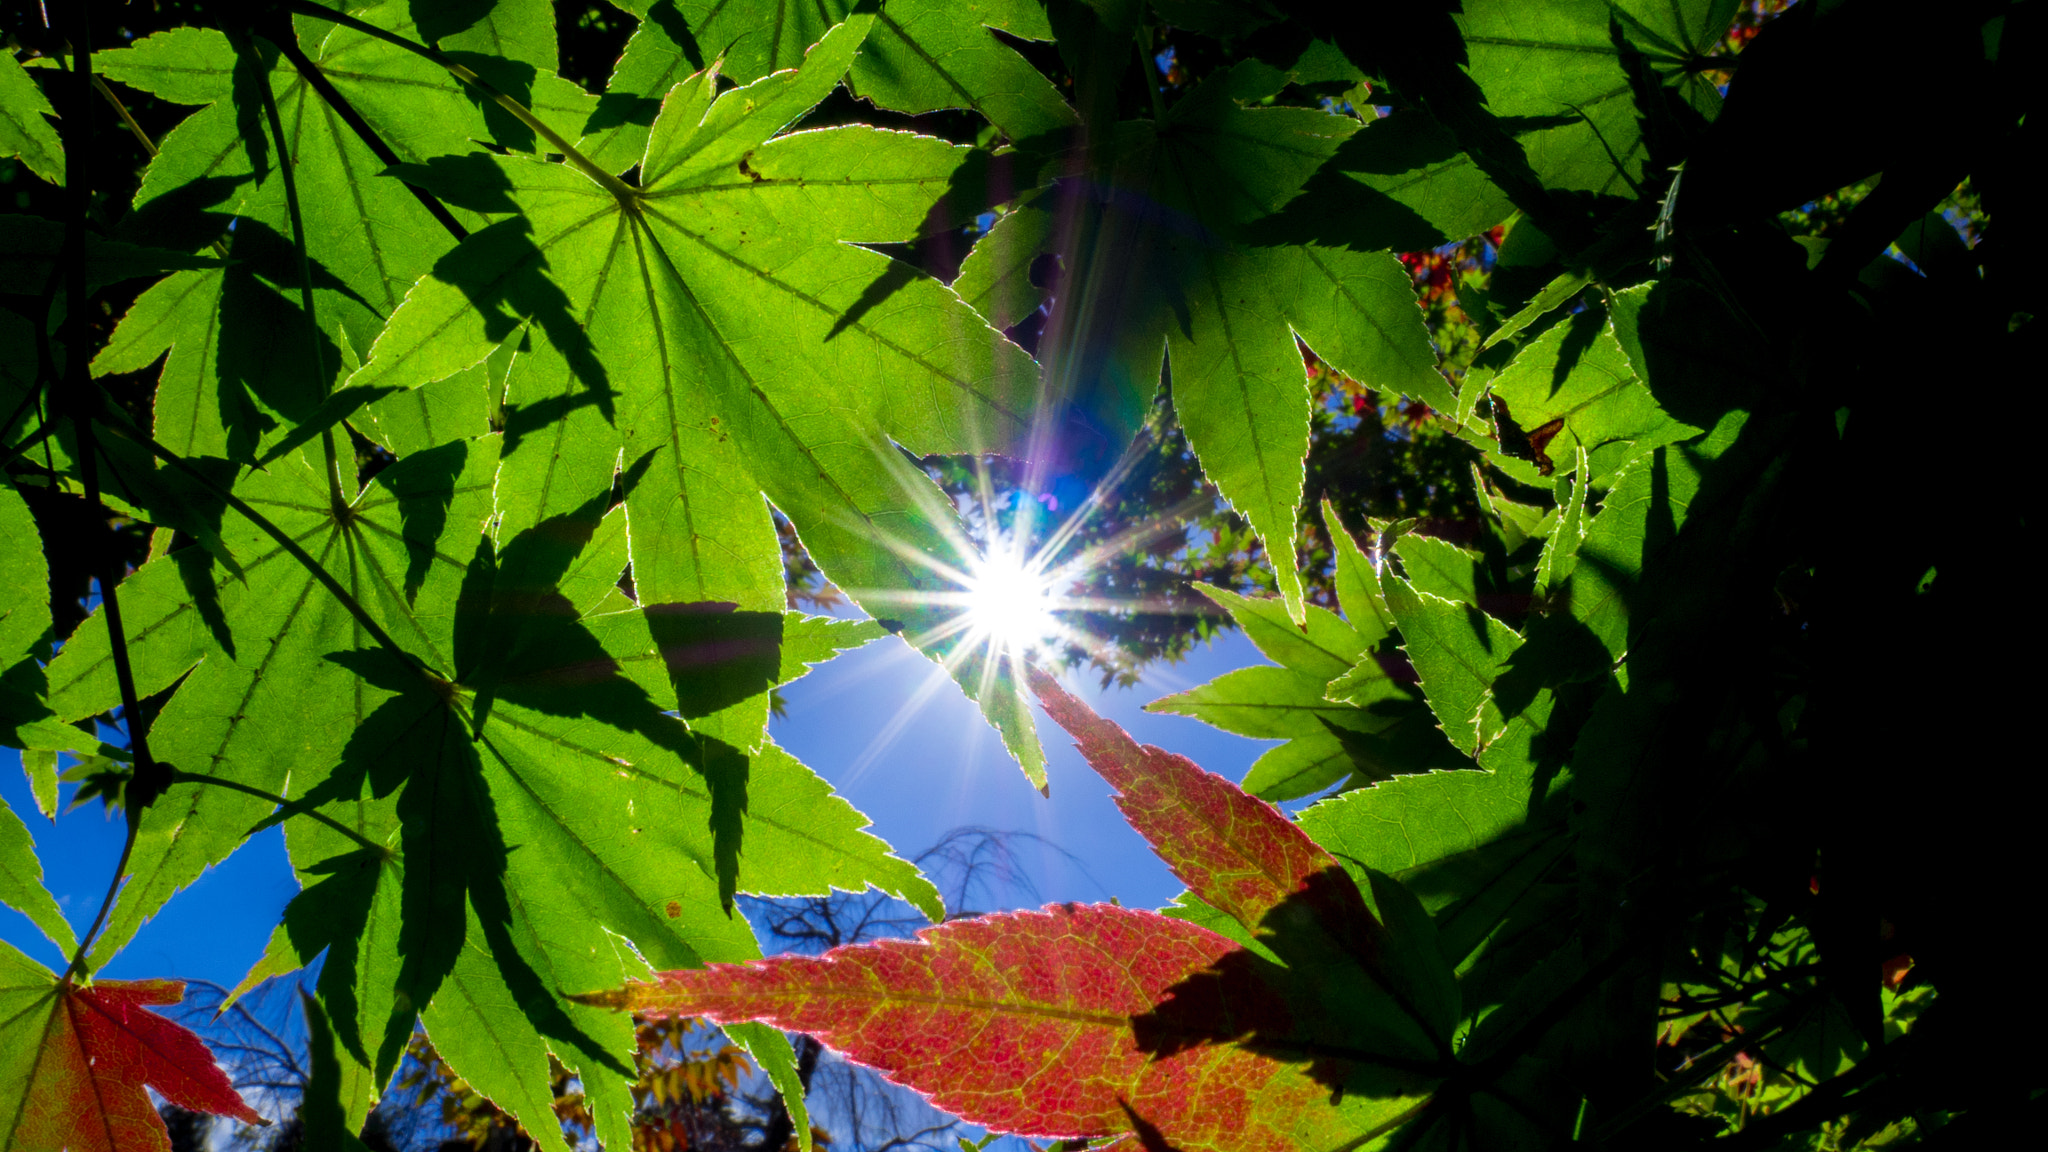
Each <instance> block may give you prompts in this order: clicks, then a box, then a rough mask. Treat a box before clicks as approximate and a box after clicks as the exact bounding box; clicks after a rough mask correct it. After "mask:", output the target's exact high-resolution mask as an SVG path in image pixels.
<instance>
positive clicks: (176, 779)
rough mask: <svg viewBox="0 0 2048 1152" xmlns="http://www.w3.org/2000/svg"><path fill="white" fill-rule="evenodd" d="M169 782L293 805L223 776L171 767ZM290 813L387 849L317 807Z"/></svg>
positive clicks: (375, 849)
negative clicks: (204, 774) (210, 787)
mask: <svg viewBox="0 0 2048 1152" xmlns="http://www.w3.org/2000/svg"><path fill="white" fill-rule="evenodd" d="M171 782H172V783H174V784H209V785H212V786H213V787H215V788H226V789H227V790H228V791H230V792H241V793H245V794H247V795H250V796H254V797H257V798H258V799H262V800H268V801H270V802H271V803H273V804H276V805H277V806H278V807H280V808H292V807H293V801H291V800H288V799H286V798H285V797H283V796H280V795H278V794H277V793H275V792H266V791H264V790H263V789H261V788H257V787H255V786H253V785H249V784H244V783H242V782H241V781H239V780H229V779H227V778H226V777H223V776H203V775H201V774H199V773H197V772H184V771H180V770H179V769H176V768H173V769H171ZM291 815H294V816H310V817H312V818H313V819H314V820H315V821H317V822H319V823H321V824H325V825H327V826H328V827H329V828H332V829H334V830H335V831H336V832H339V833H341V834H342V835H343V836H346V837H348V838H349V839H351V840H353V841H355V842H356V843H358V844H360V845H362V846H363V847H365V848H368V849H370V850H371V851H373V852H384V851H387V849H386V848H385V847H384V845H382V844H379V843H377V842H376V841H375V840H372V839H370V838H369V837H368V836H365V835H363V834H362V833H360V832H358V831H356V830H355V829H353V828H350V827H349V826H348V825H346V824H343V823H342V822H341V821H339V820H336V819H335V818H334V817H332V816H329V815H327V814H326V813H324V812H321V811H319V810H318V809H315V808H298V809H295V810H294V811H293V812H292V813H291Z"/></svg>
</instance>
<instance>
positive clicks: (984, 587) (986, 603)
mask: <svg viewBox="0 0 2048 1152" xmlns="http://www.w3.org/2000/svg"><path fill="white" fill-rule="evenodd" d="M1056 585H1057V578H1056V577H1055V576H1053V575H1051V574H1049V573H1047V572H1046V571H1045V569H1044V568H1043V567H1042V566H1041V565H1039V564H1036V563H1033V562H1032V561H1031V560H1028V559H1026V558H1025V557H1023V556H1020V555H1018V554H1017V553H1016V552H1015V551H1014V550H1012V549H1009V548H996V549H994V550H992V551H989V552H987V553H984V554H983V555H981V556H979V557H977V558H975V559H974V561H973V562H972V563H971V564H970V565H969V570H968V572H967V579H966V581H965V582H964V584H963V587H962V592H963V593H964V595H963V596H962V600H963V602H964V603H963V608H964V616H965V621H964V622H965V624H966V626H967V628H966V631H967V635H968V637H969V638H970V640H972V641H976V642H984V643H987V644H988V645H989V646H990V647H991V648H993V649H994V650H995V651H996V652H998V653H1001V654H1004V655H1010V656H1019V657H1021V656H1023V655H1024V654H1025V653H1027V652H1029V651H1031V650H1032V649H1034V648H1038V647H1041V646H1043V645H1045V644H1046V643H1047V642H1048V641H1050V640H1052V639H1053V638H1054V637H1056V636H1057V635H1058V634H1059V632H1060V624H1059V621H1058V620H1057V619H1055V618H1054V617H1053V609H1054V608H1055V607H1056V606H1057V603H1058V599H1059V597H1058V595H1057V588H1056Z"/></svg>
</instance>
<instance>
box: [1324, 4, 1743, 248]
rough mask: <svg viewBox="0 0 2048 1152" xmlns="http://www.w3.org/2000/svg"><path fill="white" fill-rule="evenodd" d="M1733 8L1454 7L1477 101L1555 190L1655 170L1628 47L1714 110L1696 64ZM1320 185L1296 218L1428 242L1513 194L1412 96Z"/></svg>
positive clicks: (1507, 206) (1633, 182)
mask: <svg viewBox="0 0 2048 1152" xmlns="http://www.w3.org/2000/svg"><path fill="white" fill-rule="evenodd" d="M1734 8H1735V5H1733V4H1732V3H1730V2H1729V0H1679V2H1678V3H1670V4H1667V3H1660V2H1655V0H1627V2H1622V3H1610V2H1609V0H1571V2H1569V3H1561V4H1540V5H1531V4H1519V3H1516V2H1515V0H1473V2H1471V3H1467V4H1464V5H1463V6H1462V10H1461V11H1460V12H1459V14H1458V15H1457V16H1456V18H1455V19H1456V21H1457V28H1458V31H1459V32H1460V34H1461V36H1462V38H1463V42H1464V50H1465V70H1466V72H1467V73H1468V74H1469V76H1470V77H1471V80H1472V82H1473V83H1474V84H1476V85H1477V90H1478V93H1479V94H1482V95H1483V101H1484V103H1483V113H1482V114H1483V115H1485V116H1489V117H1491V118H1492V119H1493V120H1494V122H1495V124H1496V125H1497V127H1498V128H1499V129H1500V131H1501V132H1502V134H1503V135H1504V136H1505V137H1506V138H1507V140H1508V141H1509V142H1510V143H1511V145H1512V147H1513V148H1514V150H1515V151H1516V152H1518V153H1519V156H1518V162H1519V163H1520V164H1522V165H1524V166H1525V167H1526V172H1527V174H1528V175H1529V176H1530V177H1533V179H1534V181H1535V182H1537V183H1540V184H1541V185H1542V186H1543V187H1544V188H1547V189H1551V190H1554V191H1563V192H1577V193H1592V194H1597V195H1600V196H1617V197H1631V198H1632V197H1634V196H1636V195H1637V191H1638V189H1639V187H1641V186H1642V185H1644V183H1645V182H1646V181H1648V182H1650V183H1652V184H1657V182H1658V181H1661V180H1662V179H1663V175H1662V174H1660V173H1646V172H1645V171H1644V162H1645V160H1646V159H1647V145H1646V142H1645V140H1644V137H1643V131H1642V127H1641V124H1640V123H1639V120H1638V115H1639V110H1638V109H1637V107H1636V104H1635V99H1634V97H1635V91H1634V89H1633V87H1632V86H1631V84H1630V77H1629V73H1628V71H1627V70H1626V68H1625V67H1624V61H1623V53H1624V50H1628V51H1638V52H1641V53H1643V58H1644V60H1645V61H1646V62H1647V64H1648V72H1649V80H1650V82H1651V83H1656V84H1664V85H1668V86H1671V87H1675V88H1678V89H1679V90H1680V94H1681V96H1682V97H1683V98H1684V99H1685V100H1686V101H1687V102H1688V103H1690V104H1691V105H1692V106H1693V107H1694V109H1695V110H1697V111H1698V112H1700V113H1701V114H1702V115H1704V116H1706V117H1708V118H1711V117H1712V116H1714V115H1715V114H1716V113H1717V112H1718V110H1719V105H1720V96H1719V94H1718V92H1716V91H1714V88H1713V84H1712V83H1711V82H1710V81H1709V80H1708V79H1707V78H1706V77H1705V76H1703V75H1701V74H1700V72H1698V71H1697V64H1698V61H1700V60H1701V59H1703V58H1704V57H1706V56H1708V55H1711V54H1712V53H1713V50H1714V48H1715V45H1716V44H1717V42H1718V41H1719V40H1720V38H1721V36H1722V35H1723V34H1724V33H1725V32H1726V31H1727V29H1728V24H1729V21H1730V20H1731V19H1732V17H1733V15H1734ZM1617 28H1618V30H1619V32H1620V33H1621V35H1620V36H1617V35H1616V34H1615V30H1616V29H1617ZM1657 186H1658V187H1661V184H1658V185H1657ZM1318 190H1319V191H1320V192H1322V193H1323V194H1324V195H1322V196H1312V197H1308V198H1305V199H1304V200H1303V202H1302V203H1301V204H1299V205H1297V206H1296V208H1297V213H1298V215H1296V217H1295V219H1296V220H1297V221H1298V223H1299V226H1301V227H1303V228H1306V229H1309V230H1310V232H1311V234H1314V235H1318V236H1323V237H1328V238H1329V239H1331V240H1332V241H1333V242H1334V241H1335V240H1337V239H1339V238H1342V239H1345V240H1348V241H1350V242H1352V243H1356V244H1362V245H1365V246H1368V247H1377V246H1381V245H1393V246H1395V247H1399V248H1404V249H1419V248H1428V247H1434V246H1436V245H1438V244H1441V243H1443V242H1445V241H1447V240H1458V239H1462V238H1464V237H1467V236H1473V235H1476V234H1478V233H1480V232H1483V231H1485V230H1486V229H1488V228H1490V227H1492V226H1493V225H1495V224H1498V223H1500V222H1501V221H1503V220H1505V219H1507V218H1508V216H1509V215H1511V214H1512V213H1513V212H1514V210H1515V208H1516V207H1517V206H1518V205H1516V204H1515V203H1514V202H1513V201H1512V200H1511V199H1510V198H1509V196H1508V194H1507V193H1506V192H1505V191H1503V190H1502V189H1501V188H1500V186H1498V185H1497V184H1495V183H1494V181H1493V180H1492V179H1490V178H1489V177H1488V176H1487V174H1486V172H1485V171H1482V167H1481V165H1480V164H1478V163H1476V162H1475V161H1474V159H1473V158H1472V156H1471V155H1470V154H1469V153H1467V152H1465V151H1463V150H1461V149H1460V147H1459V141H1458V137H1457V135H1456V133H1454V132H1453V131H1452V130H1451V129H1449V128H1448V127H1446V126H1445V125H1444V124H1443V123H1441V122H1439V121H1438V120H1437V119H1435V118H1434V117H1432V116H1431V115H1430V114H1429V113H1428V112H1426V111H1423V110H1421V109H1419V108H1418V109H1403V110H1402V111H1401V112H1400V113H1399V114H1396V115H1394V116H1390V117H1388V118H1387V119H1385V120H1382V121H1379V122H1377V123H1375V124H1372V125H1370V126H1368V128H1367V129H1366V130H1365V131H1364V132H1361V133H1359V134H1358V135H1357V136H1355V137H1354V138H1353V139H1352V140H1351V142H1350V143H1349V144H1348V145H1347V146H1346V147H1345V148H1344V149H1343V151H1342V153H1341V154H1340V155H1339V156H1338V157H1337V158H1336V160H1335V162H1334V163H1333V164H1332V165H1331V168H1330V171H1329V173H1328V174H1327V175H1326V177H1325V179H1324V180H1322V181H1319V183H1318ZM1522 207H1526V205H1523V206H1522Z"/></svg>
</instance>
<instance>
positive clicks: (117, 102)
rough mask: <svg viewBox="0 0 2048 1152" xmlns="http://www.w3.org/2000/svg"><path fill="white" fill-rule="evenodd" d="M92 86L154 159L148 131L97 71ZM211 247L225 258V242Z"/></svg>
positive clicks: (154, 154)
mask: <svg viewBox="0 0 2048 1152" xmlns="http://www.w3.org/2000/svg"><path fill="white" fill-rule="evenodd" d="M92 86H93V87H94V88H97V89H98V90H99V94H100V95H101V96H104V97H106V100H107V103H108V105H110V106H111V107H112V108H113V109H114V114H115V115H117V116H119V117H120V118H121V123H123V124H126V125H127V126H128V134H129V135H131V136H133V137H135V142H136V143H137V144H140V145H142V150H143V151H144V152H146V153H148V155H149V158H150V159H151V160H154V159H156V154H157V147H156V142H155V141H153V140H151V139H150V138H149V133H147V132H144V131H143V130H142V125H140V124H137V123H136V122H135V117H133V116H131V115H129V114H128V105H126V104H124V103H122V102H121V97H120V95H119V94H118V93H116V92H115V91H114V90H113V89H112V88H110V87H108V86H107V82H106V81H105V80H102V79H100V75H99V73H97V72H95V73H93V75H92ZM212 248H213V251H214V254H215V255H216V256H219V257H220V258H221V259H223V260H225V259H227V256H228V246H227V245H226V244H225V243H223V242H221V241H219V240H215V241H214V242H213V244H212Z"/></svg>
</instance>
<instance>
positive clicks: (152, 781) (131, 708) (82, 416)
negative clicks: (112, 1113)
mask: <svg viewBox="0 0 2048 1152" xmlns="http://www.w3.org/2000/svg"><path fill="white" fill-rule="evenodd" d="M66 11H67V12H68V13H69V14H70V16H71V20H72V29H71V31H72V36H71V45H72V47H71V75H72V78H73V85H74V89H73V91H72V93H71V101H70V105H71V106H70V108H69V109H68V111H70V112H71V113H72V115H70V116H66V117H65V118H64V125H63V134H62V139H63V143H64V192H65V196H64V207H65V221H64V262H65V269H64V276H65V317H64V343H65V346H66V349H67V351H68V352H69V353H70V354H69V355H68V356H67V357H66V361H67V362H66V365H65V375H66V377H68V379H67V380H66V381H65V391H66V393H67V399H68V400H69V401H70V403H71V405H72V414H73V417H72V418H73V422H74V423H75V424H76V426H77V430H78V447H79V453H78V456H79V460H78V464H79V473H80V477H79V478H80V480H82V481H83V482H84V485H85V500H86V509H87V511H86V514H87V515H89V516H90V515H94V514H95V512H94V510H95V509H98V508H99V507H100V477H99V462H98V460H97V459H96V458H95V457H96V456H97V455H98V453H97V452H96V450H95V449H96V442H95V439H94V433H93V423H92V420H93V408H94V407H95V405H94V403H93V397H92V395H91V392H92V387H93V384H92V376H91V374H90V371H89V369H88V368H87V366H86V357H85V355H84V351H85V345H86V329H85V317H86V285H85V215H86V205H87V202H88V200H89V199H90V198H91V195H92V180H91V175H90V173H91V157H90V154H89V150H88V149H87V147H86V140H85V137H87V136H89V135H90V134H91V132H92V29H91V26H90V25H89V23H88V20H87V13H86V10H85V6H84V5H82V4H80V5H67V6H66ZM103 527H104V525H103ZM102 560H103V562H102V563H101V565H100V571H99V573H98V578H99V585H100V603H101V606H102V609H103V611H104V614H105V618H106V622H107V639H108V642H109V646H110V648H111V650H112V654H113V657H114V679H115V682H116V683H118V684H119V685H120V688H121V709H122V714H123V715H124V716H125V717H126V718H127V721H128V746H129V749H130V750H131V751H132V752H133V753H134V755H135V774H134V775H133V776H132V777H130V779H129V782H128V788H127V795H126V797H125V800H126V803H125V804H124V805H123V807H124V809H125V815H126V816H127V820H128V830H127V835H126V836H125V837H124V838H123V841H122V844H121V857H120V859H119V860H117V861H116V862H115V864H114V878H113V879H112V880H111V881H110V882H109V883H108V885H107V894H106V896H105V897H104V898H102V899H101V901H100V908H99V911H98V913H96V914H95V915H94V916H93V921H92V927H91V928H89V929H88V930H87V931H86V933H85V935H84V936H83V937H81V938H80V939H79V941H78V950H77V951H76V952H74V953H73V954H72V956H71V963H70V964H68V965H66V966H65V969H64V975H63V977H62V978H63V979H64V980H67V981H68V980H70V979H71V978H72V977H73V976H74V975H77V974H79V973H82V972H83V971H84V965H85V957H86V953H87V951H88V950H89V949H90V948H91V947H92V943H93V940H94V938H96V937H97V936H98V935H99V932H100V929H101V928H102V927H103V926H104V925H105V924H106V922H107V913H108V912H109V911H110V910H111V909H112V908H113V906H114V899H115V897H116V895H117V894H118V893H119V892H120V891H121V876H122V874H123V873H124V872H126V871H127V870H128V857H129V855H130V854H131V853H132V852H133V851H134V849H135V835H136V829H137V828H138V827H139V825H140V824H141V822H142V810H143V809H144V808H146V807H148V806H149V804H150V802H151V801H153V800H155V799H156V797H157V796H158V795H160V794H161V793H162V792H163V788H164V783H163V777H164V771H163V769H162V768H161V766H159V765H158V764H157V762H156V759H155V758H154V757H152V756H151V755H150V754H149V737H148V733H147V732H146V731H145V728H146V727H147V726H146V724H145V723H144V719H143V715H142V706H141V704H140V702H139V698H138V697H137V695H136V691H135V669H134V667H133V665H132V664H131V662H130V661H129V659H128V643H127V635H126V632H125V630H124V629H123V628H122V626H121V598H120V593H119V591H118V589H117V588H116V585H118V584H119V583H120V575H121V574H120V573H119V572H117V571H116V568H117V567H118V566H119V564H120V558H119V556H118V555H116V554H115V553H114V551H113V549H111V548H110V549H107V550H106V555H105V556H104V557H103V558H102Z"/></svg>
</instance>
